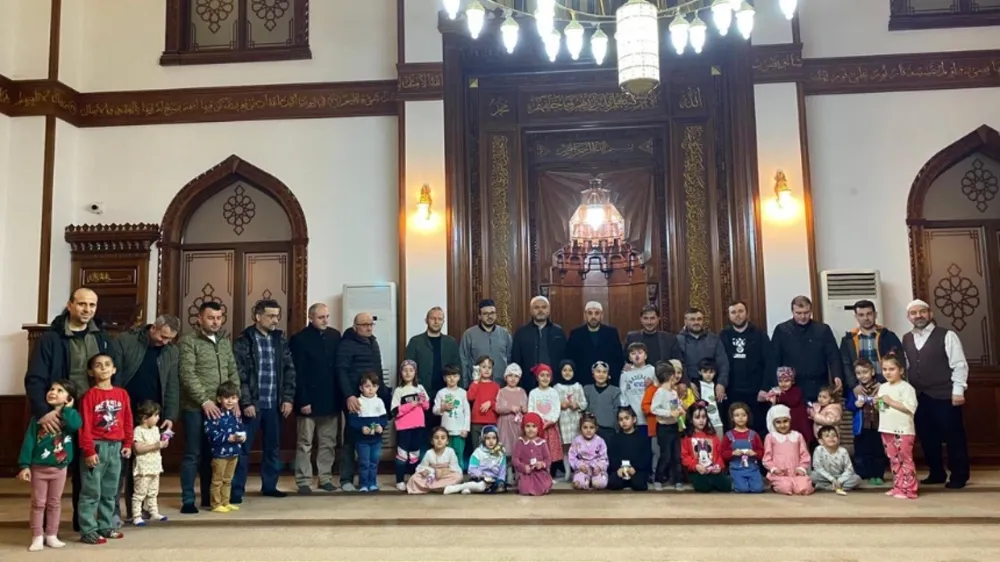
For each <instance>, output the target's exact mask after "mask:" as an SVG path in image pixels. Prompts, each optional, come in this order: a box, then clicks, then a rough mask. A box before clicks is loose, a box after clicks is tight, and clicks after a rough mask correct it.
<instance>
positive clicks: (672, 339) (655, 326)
mask: <svg viewBox="0 0 1000 562" xmlns="http://www.w3.org/2000/svg"><path fill="white" fill-rule="evenodd" d="M639 322H640V323H641V324H642V329H641V330H636V331H634V332H629V333H628V335H626V336H625V345H624V346H623V349H626V350H627V349H628V346H629V345H630V344H633V343H635V342H641V343H644V344H646V349H647V352H646V363H648V364H650V365H656V364H657V363H659V362H660V361H669V360H670V359H677V360H678V361H681V360H682V359H683V355H682V354H681V348H680V346H678V345H677V336H675V335H674V334H671V333H670V332H665V331H663V330H661V329H660V311H659V310H658V309H657V308H656V307H655V306H653V305H651V304H647V305H646V306H644V307H642V312H641V313H639Z"/></svg>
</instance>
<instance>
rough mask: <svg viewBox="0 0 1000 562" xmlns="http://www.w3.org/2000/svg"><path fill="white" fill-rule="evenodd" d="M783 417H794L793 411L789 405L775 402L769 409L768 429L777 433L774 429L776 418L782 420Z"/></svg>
mask: <svg viewBox="0 0 1000 562" xmlns="http://www.w3.org/2000/svg"><path fill="white" fill-rule="evenodd" d="M781 418H788V419H791V418H792V411H791V410H789V409H788V406H785V405H784V404H775V405H774V406H771V408H770V409H768V411H767V430H768V431H770V432H771V433H777V431H775V430H774V420H780V419H781Z"/></svg>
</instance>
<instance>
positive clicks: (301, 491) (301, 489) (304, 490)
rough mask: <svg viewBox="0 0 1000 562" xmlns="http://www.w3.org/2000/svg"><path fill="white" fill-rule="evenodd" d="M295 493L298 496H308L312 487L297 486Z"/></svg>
mask: <svg viewBox="0 0 1000 562" xmlns="http://www.w3.org/2000/svg"><path fill="white" fill-rule="evenodd" d="M297 493H298V494H299V495H300V496H308V495H309V494H311V493H313V491H312V488H310V487H309V486H299V489H298V491H297Z"/></svg>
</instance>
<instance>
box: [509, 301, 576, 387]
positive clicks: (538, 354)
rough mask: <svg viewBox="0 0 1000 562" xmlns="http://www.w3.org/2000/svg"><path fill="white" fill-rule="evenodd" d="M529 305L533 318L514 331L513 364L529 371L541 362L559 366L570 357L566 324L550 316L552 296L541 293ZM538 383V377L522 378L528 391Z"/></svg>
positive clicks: (522, 382)
mask: <svg viewBox="0 0 1000 562" xmlns="http://www.w3.org/2000/svg"><path fill="white" fill-rule="evenodd" d="M529 306H530V307H531V320H530V321H529V322H528V323H527V324H525V325H524V326H521V327H520V328H518V329H517V330H516V331H515V332H514V347H513V350H512V351H511V363H517V364H518V365H520V366H521V367H522V368H523V369H524V370H525V371H528V372H530V371H531V369H533V368H534V367H535V365H538V364H545V365H549V366H551V367H553V368H555V367H556V366H558V365H559V363H560V362H561V361H562V360H563V359H564V358H565V356H566V334H565V333H564V332H563V328H562V326H560V325H559V324H556V323H554V322H553V321H552V320H551V319H550V318H549V314H550V311H551V307H550V306H549V299H547V298H545V297H543V296H540V295H539V296H537V297H535V298H533V299H531V303H530V304H529ZM558 380H559V379H558V378H557V379H556V381H558ZM536 386H537V382H536V381H535V377H521V387H522V388H524V389H525V391H531V390H532V389H534V388H535V387H536Z"/></svg>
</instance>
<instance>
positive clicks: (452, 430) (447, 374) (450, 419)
mask: <svg viewBox="0 0 1000 562" xmlns="http://www.w3.org/2000/svg"><path fill="white" fill-rule="evenodd" d="M461 378H462V371H461V368H459V367H458V366H456V365H447V366H446V367H445V368H444V384H445V387H444V388H442V389H441V390H439V391H438V393H437V396H435V397H434V414H435V415H437V416H441V427H443V428H444V429H445V431H447V432H448V446H449V447H451V449H452V450H453V451H455V454H456V455H458V462H459V465H460V466H461V467H462V469H463V470H464V469H465V439H466V438H467V437H469V429H470V428H471V426H472V418H471V415H470V412H469V399H468V396H467V395H466V393H465V390H464V389H463V388H462V387H460V386H458V381H459V380H461Z"/></svg>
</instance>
